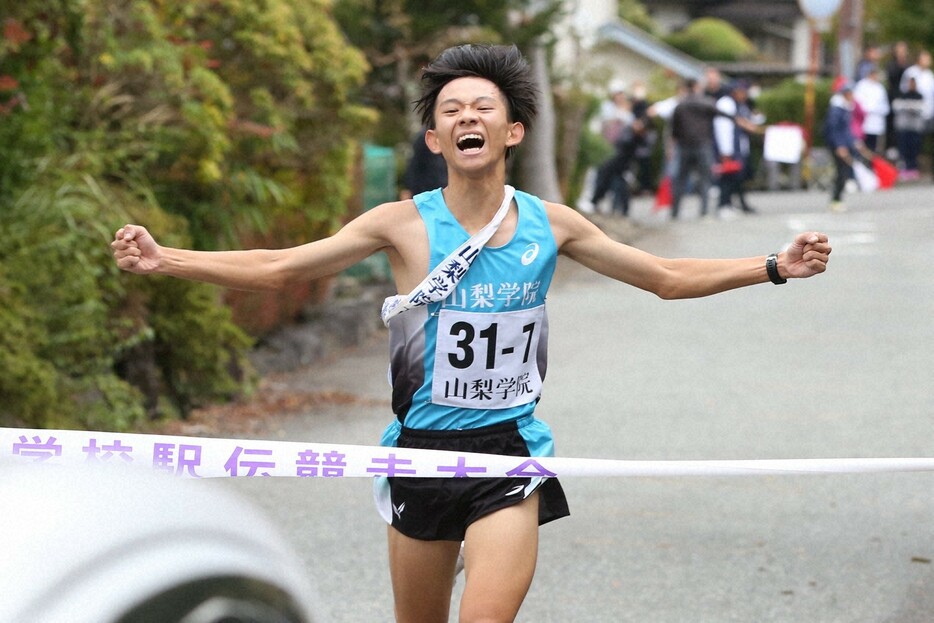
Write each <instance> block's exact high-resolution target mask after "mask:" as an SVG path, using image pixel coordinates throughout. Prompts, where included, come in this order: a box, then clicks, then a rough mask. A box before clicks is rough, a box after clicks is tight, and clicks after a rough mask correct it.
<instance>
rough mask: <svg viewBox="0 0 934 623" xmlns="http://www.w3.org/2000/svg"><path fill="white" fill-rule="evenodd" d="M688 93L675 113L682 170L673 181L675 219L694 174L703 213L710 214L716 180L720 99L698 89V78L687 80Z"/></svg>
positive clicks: (673, 130) (675, 136) (673, 123)
mask: <svg viewBox="0 0 934 623" xmlns="http://www.w3.org/2000/svg"><path fill="white" fill-rule="evenodd" d="M685 89H686V91H687V95H686V96H685V97H684V99H683V100H681V102H679V103H678V105H677V106H676V107H675V110H674V112H673V113H672V115H671V138H672V139H673V140H674V142H675V144H676V145H677V152H678V172H677V174H676V175H675V177H674V179H673V180H672V185H671V193H672V201H671V218H672V219H676V218H678V210H679V208H680V206H681V199H682V197H683V196H684V194H685V192H686V189H687V184H688V180H689V179H690V176H691V173H692V172H693V173H696V174H697V192H698V194H699V195H700V204H701V207H700V212H701V216H706V215H707V201H708V199H707V196H708V194H709V192H710V185H711V182H712V179H713V172H712V168H713V164H714V162H713V144H714V137H713V119H714V117H716V116H717V115H719V114H720V112H719V111H718V110H717V104H716V102H715V101H714V100H713V99H711V98H709V97H707V96H705V95H703V94H701V93H699V92H698V84H697V81H696V80H694V79H692V78H689V79H687V80H686V81H685Z"/></svg>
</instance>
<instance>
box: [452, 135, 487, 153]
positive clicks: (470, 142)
mask: <svg viewBox="0 0 934 623" xmlns="http://www.w3.org/2000/svg"><path fill="white" fill-rule="evenodd" d="M484 142H485V141H484V140H483V137H482V136H480V135H479V134H465V135H464V136H462V137H460V138H459V139H457V148H458V149H459V150H461V151H470V150H477V149H480V148H481V147H483V144H484Z"/></svg>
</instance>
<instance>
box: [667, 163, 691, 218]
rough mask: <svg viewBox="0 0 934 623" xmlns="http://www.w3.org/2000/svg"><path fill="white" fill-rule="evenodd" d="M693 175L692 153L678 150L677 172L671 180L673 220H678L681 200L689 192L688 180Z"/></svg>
mask: <svg viewBox="0 0 934 623" xmlns="http://www.w3.org/2000/svg"><path fill="white" fill-rule="evenodd" d="M690 175H691V152H690V150H689V148H686V147H680V148H679V149H678V166H677V171H676V172H675V173H674V174H673V177H672V178H671V218H678V210H679V209H680V207H681V198H682V197H684V194H685V193H686V192H687V185H688V178H689V177H690Z"/></svg>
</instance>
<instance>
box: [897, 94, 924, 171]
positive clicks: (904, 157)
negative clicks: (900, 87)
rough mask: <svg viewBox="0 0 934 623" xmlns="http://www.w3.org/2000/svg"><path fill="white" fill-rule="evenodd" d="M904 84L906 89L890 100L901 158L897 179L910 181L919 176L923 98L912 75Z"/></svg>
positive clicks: (922, 133) (922, 134)
mask: <svg viewBox="0 0 934 623" xmlns="http://www.w3.org/2000/svg"><path fill="white" fill-rule="evenodd" d="M906 86H907V90H905V91H902V92H901V93H899V95H898V97H896V98H895V100H893V101H892V110H893V112H894V113H895V122H894V126H895V136H896V140H897V145H898V153H899V156H900V159H901V171H900V172H899V179H901V180H903V181H912V180H916V179H918V177H919V173H918V155H919V154H920V153H921V140H922V137H923V136H924V100H923V99H922V97H921V94H920V93H918V88H917V83H916V81H915V79H914V78H913V77H911V76H909V77H908V83H907V85H906Z"/></svg>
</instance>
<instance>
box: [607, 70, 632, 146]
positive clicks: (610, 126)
mask: <svg viewBox="0 0 934 623" xmlns="http://www.w3.org/2000/svg"><path fill="white" fill-rule="evenodd" d="M633 119H635V116H634V115H633V113H632V103H631V102H630V101H629V96H627V95H626V85H625V84H623V83H622V82H621V81H619V80H614V81H612V82H611V83H610V97H609V98H608V99H606V100H605V101H604V102H603V104H602V105H601V106H600V133H601V134H602V135H603V138H604V139H606V142H607V144H608V145H616V140H617V139H618V138H619V137H620V134H622V132H623V128H625V127H628V126H629V124H631V123H632V120H633Z"/></svg>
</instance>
